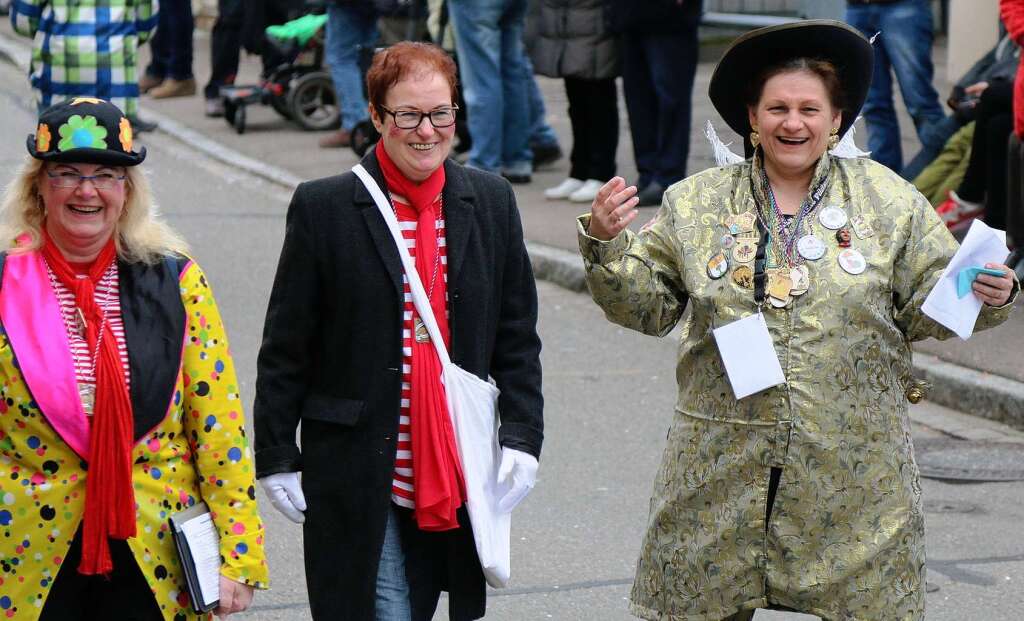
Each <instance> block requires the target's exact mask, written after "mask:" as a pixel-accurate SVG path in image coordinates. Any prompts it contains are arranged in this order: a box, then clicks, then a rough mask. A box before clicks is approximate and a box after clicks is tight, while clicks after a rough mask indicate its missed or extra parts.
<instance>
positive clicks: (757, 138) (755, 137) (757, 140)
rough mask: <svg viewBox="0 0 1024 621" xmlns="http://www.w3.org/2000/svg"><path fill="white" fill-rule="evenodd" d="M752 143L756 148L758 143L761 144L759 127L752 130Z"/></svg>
mask: <svg viewBox="0 0 1024 621" xmlns="http://www.w3.org/2000/svg"><path fill="white" fill-rule="evenodd" d="M750 144H751V145H752V146H753V147H754V148H755V149H756V148H757V145H759V144H761V134H759V133H757V128H756V127H755V128H754V131H752V132H750Z"/></svg>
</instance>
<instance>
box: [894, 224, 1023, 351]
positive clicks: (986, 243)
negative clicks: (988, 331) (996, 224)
mask: <svg viewBox="0 0 1024 621" xmlns="http://www.w3.org/2000/svg"><path fill="white" fill-rule="evenodd" d="M910 252H913V249H910ZM1009 254H1010V249H1009V248H1007V247H1006V233H1005V232H1004V231H1000V230H999V229H993V228H991V227H989V226H988V225H986V224H985V223H984V222H982V221H981V220H978V219H975V220H974V222H973V223H971V228H970V229H969V230H968V231H967V236H966V237H964V241H963V243H962V244H960V250H957V252H956V254H955V255H953V258H952V259H951V260H950V262H949V265H947V266H946V269H945V270H944V271H943V272H942V276H941V277H940V278H939V280H938V282H936V283H935V287H933V288H932V290H931V292H930V293H929V294H928V297H927V298H925V301H924V304H923V305H922V306H921V310H922V311H923V312H924V314H925V315H928V316H929V317H931V318H932V319H934V320H935V321H937V322H939V323H941V324H942V325H944V326H946V327H947V328H949V329H950V330H952V331H953V332H955V333H956V335H957V336H959V337H960V338H961V339H963V340H965V341H966V340H967V339H969V338H970V337H971V334H972V333H973V332H974V323H975V322H976V321H977V320H978V313H980V312H981V306H982V304H983V302H982V301H981V300H979V299H978V296H976V295H973V294H972V295H965V296H964V297H962V298H961V297H958V296H957V293H956V279H957V274H959V273H960V270H962V269H964V268H965V267H974V266H979V267H985V264H986V263H1002V262H1003V261H1005V260H1006V257H1007V256H1009Z"/></svg>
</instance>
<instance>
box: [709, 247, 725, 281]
mask: <svg viewBox="0 0 1024 621" xmlns="http://www.w3.org/2000/svg"><path fill="white" fill-rule="evenodd" d="M728 271H729V260H728V259H726V258H725V254H724V253H721V252H719V253H718V254H716V255H715V256H713V257H711V260H710V261H708V276H710V277H711V278H713V279H714V280H718V279H719V278H721V277H722V276H725V273H726V272H728Z"/></svg>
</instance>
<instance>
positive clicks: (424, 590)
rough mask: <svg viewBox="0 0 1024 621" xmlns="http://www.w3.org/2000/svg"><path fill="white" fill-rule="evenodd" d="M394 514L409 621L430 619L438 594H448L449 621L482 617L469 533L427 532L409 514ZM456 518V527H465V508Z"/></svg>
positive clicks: (482, 589)
mask: <svg viewBox="0 0 1024 621" xmlns="http://www.w3.org/2000/svg"><path fill="white" fill-rule="evenodd" d="M396 514H397V515H398V516H399V521H400V524H401V529H402V552H403V553H404V554H405V575H406V578H407V579H408V581H409V600H410V601H409V603H410V605H411V607H412V621H430V620H431V619H433V618H434V611H435V610H436V609H437V602H438V599H439V598H440V597H441V592H442V591H447V592H448V619H449V620H450V621H471V620H472V619H479V618H481V617H483V616H484V612H485V606H486V603H485V602H486V598H487V595H486V586H485V582H484V574H483V572H482V571H481V569H480V561H479V560H477V555H476V547H475V544H474V543H473V534H472V532H471V531H470V530H469V529H468V528H466V527H465V526H463V527H461V528H457V529H455V530H446V531H441V532H427V531H423V530H420V529H419V528H418V527H417V526H416V521H415V519H414V518H413V512H412V511H411V510H409V509H396ZM458 516H459V523H460V524H463V525H465V524H468V523H469V515H468V514H467V513H466V509H465V507H462V508H460V509H459V512H458Z"/></svg>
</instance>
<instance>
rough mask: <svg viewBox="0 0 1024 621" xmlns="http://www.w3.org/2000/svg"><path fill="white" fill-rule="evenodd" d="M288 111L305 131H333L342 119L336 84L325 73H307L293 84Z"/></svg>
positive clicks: (289, 94) (289, 93)
mask: <svg viewBox="0 0 1024 621" xmlns="http://www.w3.org/2000/svg"><path fill="white" fill-rule="evenodd" d="M288 109H289V110H290V111H291V113H292V118H293V119H295V122H296V123H298V124H299V125H301V126H302V128H303V129H309V130H314V131H315V130H324V129H331V128H332V127H335V126H336V125H337V124H338V119H340V118H341V110H339V108H338V102H337V98H336V97H335V95H334V83H333V82H332V81H331V77H330V76H329V75H328V74H327V72H325V71H313V72H310V73H307V74H305V75H302V76H300V77H299V78H298V79H296V80H295V82H293V83H292V87H291V90H290V91H289V92H288Z"/></svg>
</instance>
